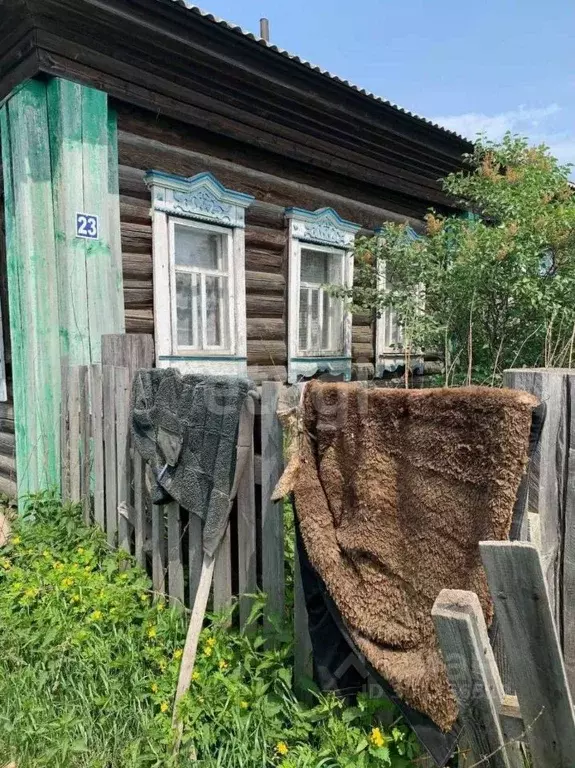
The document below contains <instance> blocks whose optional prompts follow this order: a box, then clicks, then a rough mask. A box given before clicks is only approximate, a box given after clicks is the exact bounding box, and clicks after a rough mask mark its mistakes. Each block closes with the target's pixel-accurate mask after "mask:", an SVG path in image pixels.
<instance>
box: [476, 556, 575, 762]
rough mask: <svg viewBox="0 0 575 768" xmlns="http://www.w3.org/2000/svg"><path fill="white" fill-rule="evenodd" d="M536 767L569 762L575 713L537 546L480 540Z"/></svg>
mask: <svg viewBox="0 0 575 768" xmlns="http://www.w3.org/2000/svg"><path fill="white" fill-rule="evenodd" d="M480 550H481V557H482V559H483V564H484V566H485V570H486V573H487V580H488V582H489V588H490V591H491V596H492V598H493V602H494V605H495V614H496V616H497V620H498V621H499V624H500V626H501V631H502V633H503V637H504V640H505V647H506V649H507V658H508V661H509V665H510V668H511V674H512V679H513V683H514V685H515V688H516V690H517V698H518V700H519V707H520V709H521V714H522V716H523V722H524V724H525V732H526V738H527V741H528V743H529V748H530V752H531V757H532V760H533V766H534V768H568V766H571V765H573V755H575V716H574V713H573V703H572V701H571V694H570V691H569V686H568V684H567V677H566V675H565V667H564V664H563V658H562V656H561V649H560V647H559V639H558V636H557V630H556V627H555V623H554V621H553V614H552V611H551V606H550V603H549V598H548V594H547V588H546V584H545V577H544V574H543V569H542V565H541V560H540V557H539V553H538V551H537V548H536V547H534V546H533V545H532V544H528V543H527V542H523V541H512V542H509V541H487V542H482V543H481V544H480Z"/></svg>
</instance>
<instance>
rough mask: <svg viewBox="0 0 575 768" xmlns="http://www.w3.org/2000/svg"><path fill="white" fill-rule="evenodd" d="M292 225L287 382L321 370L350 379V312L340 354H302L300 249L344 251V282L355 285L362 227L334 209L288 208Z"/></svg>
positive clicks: (344, 325)
mask: <svg viewBox="0 0 575 768" xmlns="http://www.w3.org/2000/svg"><path fill="white" fill-rule="evenodd" d="M285 217H286V221H287V223H288V228H289V238H288V270H289V290H288V345H287V346H288V360H287V369H288V371H287V372H288V382H289V383H291V384H293V383H295V382H296V381H298V379H300V378H309V377H311V376H314V375H315V374H317V373H320V372H328V373H331V374H334V375H337V374H342V375H343V378H344V380H345V381H349V380H350V379H351V324H352V317H351V312H349V311H345V310H344V313H343V350H342V354H341V355H336V356H328V355H317V356H311V355H300V354H299V318H300V285H301V250H302V248H305V247H306V245H311V246H321V247H322V250H325V251H327V252H331V253H334V252H335V253H338V252H340V253H341V254H342V257H343V258H342V261H343V283H342V284H343V285H345V286H347V287H351V285H352V284H353V247H354V242H355V236H356V234H357V232H358V231H359V229H360V228H361V227H360V226H359V225H358V224H354V223H352V222H350V221H345V220H344V219H342V218H341V217H340V216H339V214H338V213H337V212H336V211H334V210H333V208H320V209H319V210H317V211H306V210H303V209H301V208H288V209H286V213H285Z"/></svg>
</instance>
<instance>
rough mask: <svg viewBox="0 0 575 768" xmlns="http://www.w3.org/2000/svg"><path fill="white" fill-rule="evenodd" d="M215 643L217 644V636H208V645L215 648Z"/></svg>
mask: <svg viewBox="0 0 575 768" xmlns="http://www.w3.org/2000/svg"><path fill="white" fill-rule="evenodd" d="M215 644H216V638H215V637H208V639H207V640H206V645H207V646H208V648H213V647H214V645H215Z"/></svg>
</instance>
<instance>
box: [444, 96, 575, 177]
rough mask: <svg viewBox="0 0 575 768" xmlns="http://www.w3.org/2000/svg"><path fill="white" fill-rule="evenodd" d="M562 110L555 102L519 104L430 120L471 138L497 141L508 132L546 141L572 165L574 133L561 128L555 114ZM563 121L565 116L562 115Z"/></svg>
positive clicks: (574, 153) (531, 139)
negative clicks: (491, 111) (494, 111)
mask: <svg viewBox="0 0 575 768" xmlns="http://www.w3.org/2000/svg"><path fill="white" fill-rule="evenodd" d="M561 112H562V109H561V107H560V106H559V105H558V104H549V105H548V106H546V107H535V108H527V107H525V106H520V107H518V108H517V109H511V110H509V111H507V112H500V113H498V114H495V115H486V114H483V113H481V112H466V113H464V114H461V115H446V116H443V117H435V118H433V122H435V123H438V125H443V126H444V127H445V128H449V129H451V130H452V131H456V132H457V133H460V134H462V135H463V136H466V137H467V138H468V139H471V140H472V141H474V140H475V139H476V138H477V134H479V133H483V134H486V136H487V138H489V139H492V140H494V141H498V140H499V139H501V138H502V137H503V135H504V134H505V133H506V132H507V131H511V133H517V134H519V135H520V136H526V137H527V138H528V139H529V142H530V143H531V144H546V145H547V146H548V147H549V148H550V150H551V154H553V155H554V156H555V157H556V158H557V159H558V160H559V162H560V163H562V164H565V163H573V164H574V165H575V133H573V132H572V131H570V130H562V127H561V126H560V125H558V124H557V123H558V122H560V121H558V120H557V116H558V115H559V113H561ZM563 123H565V117H564V118H563Z"/></svg>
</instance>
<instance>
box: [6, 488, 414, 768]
mask: <svg viewBox="0 0 575 768" xmlns="http://www.w3.org/2000/svg"><path fill="white" fill-rule="evenodd" d="M127 566H129V567H127ZM154 597H155V598H156V599H153V598H154ZM263 608H264V601H263V599H260V598H256V599H255V604H254V610H253V616H254V618H256V619H257V618H258V617H260V616H261V612H262V610H263ZM185 631H186V617H185V615H183V614H182V612H181V611H179V610H177V609H170V608H169V607H168V606H167V605H166V603H165V602H164V601H163V599H162V598H160V597H158V596H154V595H153V594H152V592H151V586H150V583H149V580H148V578H147V576H146V574H145V573H144V572H143V571H142V570H141V569H139V568H137V567H134V566H133V564H132V563H131V562H130V561H129V558H127V557H126V556H125V555H123V554H121V553H117V552H111V551H110V550H109V549H108V547H107V545H106V541H105V538H104V536H103V535H102V533H101V532H99V531H98V530H97V529H95V528H86V527H84V526H83V525H82V524H81V521H80V516H79V512H78V510H77V509H76V508H75V507H73V506H70V505H61V504H60V502H59V501H58V499H57V498H56V497H55V496H51V495H48V494H40V495H38V496H35V497H31V498H30V499H29V501H28V504H27V511H26V513H25V515H24V517H23V518H21V519H19V520H18V521H17V522H16V523H15V525H14V532H13V537H12V539H11V541H10V542H9V544H8V545H7V546H6V547H4V548H3V549H2V550H0V643H1V652H0V690H1V697H2V699H1V706H0V765H2V764H4V763H7V762H8V761H9V760H15V761H16V763H17V765H18V768H29V767H31V766H34V768H41V767H42V766H46V768H48V766H49V768H60V767H62V768H64V766H66V768H68V767H69V766H70V767H73V768H76V767H77V768H80V767H82V768H84V767H85V768H128V767H130V768H131V767H132V766H133V767H135V766H138V768H146V767H150V768H151V767H152V766H169V765H182V766H183V765H194V766H198V768H208V767H209V768H216V767H217V766H218V767H219V766H221V767H222V768H236V767H237V768H256V766H261V768H266V767H267V766H280V767H281V768H296V766H297V768H306V767H309V768H312V767H313V768H316V767H317V768H320V766H321V767H322V768H332V767H333V768H335V767H336V766H341V767H342V768H351V767H352V766H353V767H354V768H355V767H358V768H370V767H371V766H392V768H401V766H408V765H410V764H411V761H412V759H413V758H414V757H416V755H417V754H418V748H417V745H416V742H415V738H414V735H413V734H412V733H411V732H410V731H409V730H408V729H407V727H406V726H405V725H404V724H402V722H401V721H399V720H397V721H394V720H393V717H394V715H393V713H390V712H389V704H387V703H386V702H382V701H374V700H369V699H367V698H361V697H360V699H359V701H358V704H357V706H356V707H354V708H345V707H344V706H343V704H342V703H341V702H340V701H338V700H337V699H336V698H334V697H328V698H324V697H320V696H318V697H317V701H316V703H315V704H314V705H313V706H310V707H307V706H304V705H302V704H301V703H299V702H298V701H297V699H296V697H295V695H294V693H293V690H292V676H291V670H292V666H293V664H292V655H291V654H292V646H291V639H290V636H289V634H288V633H287V632H286V631H285V630H282V629H278V632H277V637H275V638H274V639H275V643H274V645H273V647H272V648H269V647H268V646H267V645H264V638H263V636H262V634H261V633H260V632H259V631H256V632H254V633H252V634H242V633H239V632H234V631H230V629H229V617H212V620H211V621H210V622H209V624H208V626H206V628H205V630H204V632H203V634H202V638H201V643H200V648H199V656H198V662H197V665H196V671H195V673H194V680H193V683H192V688H191V691H190V694H189V696H188V697H186V699H185V700H184V703H183V714H184V721H185V730H184V740H183V746H182V749H181V751H180V754H179V756H178V757H177V759H176V758H173V757H172V733H171V716H172V702H173V696H174V692H175V687H176V681H177V675H178V671H179V663H180V661H179V660H180V658H181V654H182V647H183V643H184V638H185ZM381 710H387V717H388V720H387V722H388V723H391V724H390V725H388V726H387V727H384V726H383V725H377V722H378V721H377V720H376V719H375V718H376V713H377V712H378V711H381ZM194 753H195V754H197V761H193V760H192V755H193V754H194Z"/></svg>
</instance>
